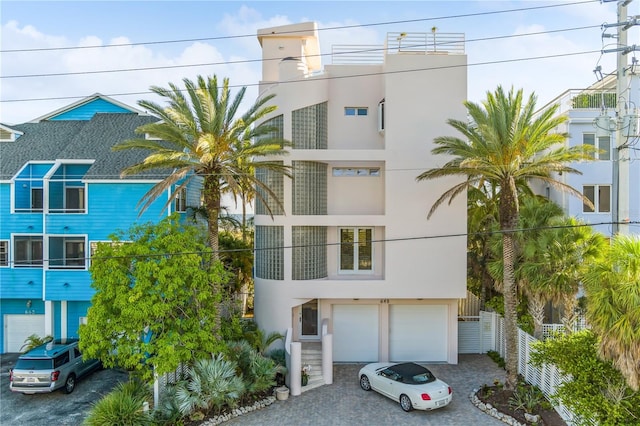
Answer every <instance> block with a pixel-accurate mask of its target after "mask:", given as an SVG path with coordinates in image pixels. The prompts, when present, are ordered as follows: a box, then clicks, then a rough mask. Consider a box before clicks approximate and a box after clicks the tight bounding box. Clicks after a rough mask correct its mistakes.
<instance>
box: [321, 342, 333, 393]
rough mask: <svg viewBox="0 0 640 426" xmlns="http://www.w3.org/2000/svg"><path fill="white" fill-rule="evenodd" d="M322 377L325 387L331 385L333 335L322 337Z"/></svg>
mask: <svg viewBox="0 0 640 426" xmlns="http://www.w3.org/2000/svg"><path fill="white" fill-rule="evenodd" d="M322 377H323V378H324V384H325V385H330V384H332V383H333V334H323V335H322Z"/></svg>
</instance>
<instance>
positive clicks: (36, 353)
mask: <svg viewBox="0 0 640 426" xmlns="http://www.w3.org/2000/svg"><path fill="white" fill-rule="evenodd" d="M99 367H100V361H97V360H86V361H84V360H83V359H82V354H81V353H80V350H79V349H78V339H58V340H54V341H52V342H49V343H46V344H44V345H41V346H38V347H37V348H34V349H32V350H30V351H29V352H27V353H25V354H23V355H20V357H19V358H18V360H17V361H16V365H15V367H13V369H12V370H11V374H10V377H9V388H10V389H11V390H12V391H13V392H22V393H27V394H33V393H46V392H53V391H55V390H56V389H60V388H63V389H64V392H65V393H71V392H73V390H74V389H75V387H76V380H77V379H78V378H79V377H81V376H84V375H85V374H88V373H90V372H91V371H93V370H95V369H97V368H99Z"/></svg>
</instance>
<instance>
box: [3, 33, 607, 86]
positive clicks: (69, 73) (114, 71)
mask: <svg viewBox="0 0 640 426" xmlns="http://www.w3.org/2000/svg"><path fill="white" fill-rule="evenodd" d="M593 28H600V25H589V26H584V27H573V28H564V29H556V30H549V31H538V32H533V33H523V34H513V35H507V36H493V37H484V38H477V39H470V40H465V43H471V42H477V41H488V40H500V39H508V38H516V37H528V36H535V35H542V34H553V33H559V32H567V31H578V30H585V29H593ZM436 44H445V45H446V44H447V43H436ZM412 47H415V48H417V47H422V46H420V45H412ZM385 50H388V49H384V48H372V49H360V50H353V51H350V52H343V53H348V54H356V53H363V52H384V51H385ZM332 55H333V54H332V53H320V54H317V55H309V56H308V57H309V58H315V57H324V56H332ZM280 60H282V58H266V59H241V60H236V61H221V62H206V63H200V64H184V65H163V66H156V67H139V68H119V69H112V70H95V71H73V72H59V73H46V74H22V75H20V74H14V75H0V80H1V79H18V78H34V77H38V78H42V77H63V76H69V75H92V74H112V73H120V72H139V71H156V70H163V69H178V68H196V67H210V66H218V65H236V64H248V63H255V62H269V61H280Z"/></svg>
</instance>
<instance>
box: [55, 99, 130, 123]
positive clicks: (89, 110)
mask: <svg viewBox="0 0 640 426" xmlns="http://www.w3.org/2000/svg"><path fill="white" fill-rule="evenodd" d="M98 112H118V113H120V112H121V113H130V112H131V111H129V110H128V109H125V108H122V107H121V106H118V105H115V104H112V103H111V102H108V101H106V100H104V99H96V100H94V101H91V102H88V103H86V104H84V105H79V106H77V107H76V108H74V109H72V110H68V111H65V112H63V113H61V114H59V115H56V116H54V117H51V118H49V120H91V117H93V116H94V115H95V114H96V113H98Z"/></svg>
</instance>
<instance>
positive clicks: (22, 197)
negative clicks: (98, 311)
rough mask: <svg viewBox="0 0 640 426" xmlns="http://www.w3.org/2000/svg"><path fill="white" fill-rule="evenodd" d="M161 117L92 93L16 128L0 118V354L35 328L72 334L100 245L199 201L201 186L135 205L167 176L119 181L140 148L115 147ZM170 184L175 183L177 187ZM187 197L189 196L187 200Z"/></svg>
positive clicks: (86, 301) (81, 316)
mask: <svg viewBox="0 0 640 426" xmlns="http://www.w3.org/2000/svg"><path fill="white" fill-rule="evenodd" d="M155 120H157V118H156V117H153V116H151V115H149V114H145V113H144V112H142V111H139V110H137V109H135V108H132V107H130V106H127V105H124V104H122V103H120V102H118V101H116V100H114V99H111V98H108V97H106V96H103V95H100V94H95V95H93V96H90V97H88V98H85V99H82V100H81V101H78V102H75V103H73V104H71V105H69V106H67V107H65V108H62V109H59V110H57V111H54V112H52V113H50V114H47V115H45V116H43V117H40V118H38V119H35V120H33V121H30V122H28V123H24V124H19V125H5V124H0V313H1V315H0V353H5V352H17V351H18V350H19V349H20V347H21V346H22V345H23V343H24V340H25V338H27V337H28V336H29V335H31V334H37V335H40V336H44V335H52V336H54V337H56V338H58V337H60V338H64V337H77V332H78V327H79V325H80V324H82V323H83V322H84V321H86V318H87V309H88V308H89V305H90V301H91V298H92V296H93V293H94V291H93V289H92V288H91V277H90V273H89V270H88V269H89V265H90V262H91V256H92V254H93V252H94V251H95V248H96V246H97V243H98V242H100V241H106V240H108V236H109V235H110V234H112V233H114V232H115V231H117V230H126V229H128V228H129V227H130V226H131V225H133V224H135V223H146V222H157V221H159V220H161V219H162V218H163V217H165V216H166V215H168V214H171V213H173V212H175V211H181V212H184V211H186V207H187V205H195V204H199V203H200V195H199V194H200V193H199V189H195V190H191V189H189V190H188V191H184V192H183V193H182V194H177V198H176V200H175V202H172V203H171V204H170V206H169V207H168V208H167V209H163V207H164V206H165V204H166V203H167V201H168V200H169V197H171V195H172V194H170V193H169V192H167V198H164V197H161V198H162V199H158V200H157V201H156V202H155V203H154V204H153V205H151V206H150V207H149V208H148V209H147V210H146V211H145V212H144V213H143V214H140V209H139V206H138V202H139V201H140V199H141V198H142V196H143V195H144V194H145V193H146V192H147V191H148V190H149V189H150V188H151V187H152V186H153V185H154V184H156V183H157V182H159V181H160V180H161V179H162V178H163V177H165V176H162V175H159V174H158V173H153V174H141V175H136V176H128V177H126V178H120V172H121V171H122V169H123V168H125V167H126V166H128V165H131V164H134V163H136V162H139V161H140V160H142V159H143V158H144V157H145V156H146V153H145V152H144V151H137V150H131V151H122V152H113V151H112V150H111V148H112V147H113V146H114V145H116V144H118V143H119V142H121V141H123V140H126V139H131V138H134V137H142V136H141V135H137V134H136V133H135V129H136V128H138V127H139V126H141V125H143V124H146V123H149V122H151V121H155ZM173 189H175V188H173ZM187 194H189V197H190V198H193V200H187Z"/></svg>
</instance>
